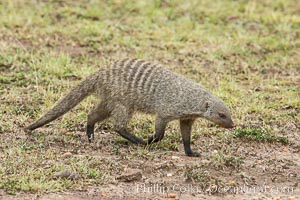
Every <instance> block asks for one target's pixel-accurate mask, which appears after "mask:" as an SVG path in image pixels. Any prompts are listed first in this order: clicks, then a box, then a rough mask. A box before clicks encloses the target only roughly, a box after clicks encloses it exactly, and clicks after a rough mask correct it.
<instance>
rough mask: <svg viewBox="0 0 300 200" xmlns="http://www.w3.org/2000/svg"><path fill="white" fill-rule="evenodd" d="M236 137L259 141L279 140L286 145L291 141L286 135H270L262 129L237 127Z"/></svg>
mask: <svg viewBox="0 0 300 200" xmlns="http://www.w3.org/2000/svg"><path fill="white" fill-rule="evenodd" d="M234 137H237V138H245V139H247V140H253V141H257V142H279V143H282V144H285V145H286V144H288V143H289V140H288V138H286V137H279V136H274V135H270V134H269V133H265V131H263V130H260V129H237V130H235V132H234Z"/></svg>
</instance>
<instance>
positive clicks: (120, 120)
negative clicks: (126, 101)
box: [112, 104, 145, 144]
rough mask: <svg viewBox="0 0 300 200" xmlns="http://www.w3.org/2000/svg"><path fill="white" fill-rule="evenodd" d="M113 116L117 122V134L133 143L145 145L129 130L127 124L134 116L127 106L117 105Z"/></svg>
mask: <svg viewBox="0 0 300 200" xmlns="http://www.w3.org/2000/svg"><path fill="white" fill-rule="evenodd" d="M112 116H113V118H114V120H115V130H116V132H117V133H119V134H120V135H121V136H122V137H123V138H125V139H127V140H129V141H130V142H132V143H135V144H145V142H144V141H143V140H142V139H140V138H138V137H136V136H135V135H133V134H131V133H130V132H129V131H128V130H127V124H128V122H129V120H130V118H131V116H132V113H131V112H130V111H128V109H127V108H126V107H125V106H123V105H120V104H118V105H116V106H115V108H114V110H113V112H112Z"/></svg>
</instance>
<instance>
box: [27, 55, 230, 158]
mask: <svg viewBox="0 0 300 200" xmlns="http://www.w3.org/2000/svg"><path fill="white" fill-rule="evenodd" d="M91 94H94V95H96V96H97V97H99V103H98V104H97V105H96V106H95V107H94V108H93V110H92V111H91V112H90V113H89V114H88V119H87V130H86V133H87V136H88V140H89V141H91V139H94V126H95V123H97V122H100V121H103V120H104V119H106V118H109V117H112V118H113V119H114V125H115V131H116V132H117V133H119V134H120V135H121V136H122V137H124V138H126V139H127V140H129V141H131V142H133V143H138V144H152V143H154V142H158V141H160V140H161V139H163V137H164V134H165V128H166V126H167V123H168V122H170V121H172V120H176V119H178V120H179V121H180V129H181V135H182V140H183V144H184V150H185V153H186V155H188V156H199V154H198V153H197V152H193V151H192V150H191V147H190V137H191V128H192V124H193V122H194V121H195V119H196V118H198V117H202V118H205V119H207V120H210V121H212V122H215V123H216V124H219V125H220V126H222V127H225V128H232V127H233V126H234V125H233V121H232V119H231V115H230V112H229V110H228V108H227V107H226V105H225V104H224V102H223V101H222V100H220V99H219V98H217V97H216V96H214V95H213V94H212V93H210V92H209V91H208V90H206V89H205V88H204V87H202V86H201V85H199V84H197V83H196V82H194V81H192V80H190V79H187V78H185V77H183V76H181V75H179V74H176V73H174V72H172V71H170V70H168V69H166V68H164V67H163V66H162V65H160V64H158V63H153V62H149V61H145V60H141V59H128V58H127V59H122V60H118V61H116V62H114V64H112V65H111V66H109V67H107V68H105V69H100V70H99V71H97V72H96V73H94V74H92V75H90V76H88V77H87V78H86V79H85V80H84V81H82V82H81V83H79V84H78V85H77V86H76V87H75V88H73V89H72V90H71V91H70V92H69V93H68V94H67V95H66V96H65V97H63V98H62V99H61V100H60V101H59V102H58V103H57V104H56V105H55V106H54V107H53V108H52V109H51V110H49V111H48V112H47V113H46V114H45V115H44V116H42V117H41V118H40V119H38V120H37V121H36V122H34V123H33V124H31V125H29V126H28V127H26V128H25V131H26V132H30V131H32V130H34V129H36V128H38V127H41V126H43V125H45V124H47V123H49V122H51V121H53V120H55V119H57V118H58V117H60V116H61V115H63V114H65V113H66V112H68V111H69V110H70V109H72V108H73V107H75V106H76V105H77V104H78V103H80V102H81V101H82V100H83V99H84V98H85V97H87V96H89V95H91ZM135 112H143V113H149V114H154V115H156V120H155V133H154V135H153V136H151V137H150V138H149V139H148V141H147V142H145V141H143V140H142V139H140V138H138V137H136V136H135V135H133V134H131V133H130V132H129V131H128V129H127V124H128V122H129V120H130V119H131V117H132V115H133V114H134V113H135Z"/></svg>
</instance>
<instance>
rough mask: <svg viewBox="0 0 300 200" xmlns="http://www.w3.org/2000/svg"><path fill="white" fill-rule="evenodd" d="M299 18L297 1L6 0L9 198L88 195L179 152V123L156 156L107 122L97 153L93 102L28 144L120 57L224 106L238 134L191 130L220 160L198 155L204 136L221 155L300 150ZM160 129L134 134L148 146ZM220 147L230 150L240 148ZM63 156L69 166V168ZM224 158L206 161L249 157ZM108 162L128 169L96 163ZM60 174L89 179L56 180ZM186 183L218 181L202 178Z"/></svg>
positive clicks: (3, 117)
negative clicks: (155, 65)
mask: <svg viewBox="0 0 300 200" xmlns="http://www.w3.org/2000/svg"><path fill="white" fill-rule="evenodd" d="M299 13H300V7H299V2H298V1H297V0H275V1H273V0H266V1H219V0H209V1H208V0H205V1H198V0H190V1H180V0H172V1H171V0H151V1H122V0H114V1H104V0H103V1H102V0H99V1H90V0H79V1H68V0H61V1H54V0H53V1H52V0H51V1H30V0H26V1H21V0H2V1H1V2H0V101H1V103H0V160H1V161H0V188H3V189H5V190H6V191H7V192H8V193H11V194H14V193H16V192H18V191H27V192H32V193H44V192H56V191H62V190H67V189H73V190H76V189H78V190H84V189H86V188H87V187H88V186H89V185H99V184H104V183H106V182H113V180H114V174H116V173H118V172H119V171H120V170H121V169H123V168H124V166H127V164H126V161H128V160H130V159H133V158H134V157H138V158H140V159H141V160H146V159H147V157H150V158H153V157H155V156H157V155H158V158H157V157H156V159H162V158H161V157H160V156H164V154H165V152H167V153H166V155H169V154H171V153H172V152H177V151H179V150H180V148H179V147H181V146H182V144H181V136H180V134H179V129H178V124H177V123H171V124H170V125H169V126H168V129H167V134H166V136H165V138H164V140H163V141H162V142H161V143H159V144H157V145H155V146H153V148H151V149H149V150H148V149H143V148H141V147H135V146H131V145H130V144H128V143H126V142H124V140H122V139H120V138H119V137H115V136H114V135H111V134H109V132H112V130H113V129H112V126H111V122H110V121H108V122H106V126H107V127H108V128H107V130H106V132H107V133H106V134H107V135H108V136H106V135H105V137H104V136H103V135H101V136H103V137H100V136H99V135H100V134H102V133H100V129H99V130H97V134H96V135H98V137H97V136H96V142H95V144H93V145H89V144H87V143H85V142H84V141H85V140H86V139H85V136H84V125H85V122H86V114H87V112H88V111H89V110H90V109H91V108H92V106H93V105H94V104H95V103H96V99H95V98H93V97H89V98H88V99H87V100H85V101H84V102H82V103H81V104H80V105H79V106H77V107H76V108H75V109H73V110H72V111H71V112H69V113H68V114H66V115H65V116H63V117H62V118H61V119H60V120H56V121H54V122H52V123H51V124H49V125H47V126H45V127H43V128H42V129H39V130H37V131H36V132H34V133H33V136H32V137H33V138H31V139H28V138H27V136H25V134H24V132H22V128H23V127H25V126H26V125H28V124H29V123H30V122H32V121H33V120H34V119H36V118H37V117H39V116H40V115H41V114H42V113H44V112H45V111H46V110H48V109H49V108H50V107H51V106H52V105H53V104H54V103H55V102H56V101H57V100H58V99H59V98H60V97H61V96H63V95H64V94H66V93H67V91H68V90H69V89H70V88H71V87H72V86H74V85H76V84H77V83H78V82H79V81H80V80H82V79H83V78H84V77H86V76H87V75H89V74H91V73H93V72H94V71H96V70H98V68H99V67H102V68H105V67H106V66H107V65H108V64H109V63H111V61H112V60H114V59H118V58H123V57H138V58H143V59H147V60H157V61H159V62H160V63H162V64H164V65H165V66H166V67H167V68H169V69H171V70H172V71H175V72H178V73H180V74H182V75H184V76H186V77H188V78H191V79H193V80H195V81H197V82H199V83H201V84H202V85H204V86H205V87H207V88H208V89H209V90H211V91H212V92H213V93H215V94H216V95H217V96H219V97H220V98H222V99H224V101H225V102H226V104H227V105H228V106H229V107H230V110H231V112H232V117H233V120H234V122H235V124H236V126H237V129H236V130H235V131H230V130H224V129H220V128H219V127H217V126H215V125H213V124H211V123H210V122H207V121H205V120H199V121H197V123H196V124H195V128H194V130H193V134H194V136H193V143H194V147H193V148H194V149H195V150H197V149H199V148H202V147H203V149H204V150H205V151H208V152H210V151H211V148H212V147H211V145H210V144H209V143H207V142H206V141H204V142H202V143H201V145H199V143H200V142H201V140H202V138H203V137H206V139H207V138H209V140H210V141H212V143H214V145H216V146H218V145H219V146H221V144H218V140H220V139H221V141H225V140H226V141H228V140H233V142H232V143H231V144H235V143H238V142H240V141H241V139H240V138H246V139H247V140H255V141H257V142H279V144H284V145H286V144H291V145H293V146H292V147H291V148H294V147H295V148H297V147H299V136H298V135H297V134H295V133H297V132H298V133H299V126H298V124H300V114H299V113H300V101H299V99H300V96H299V91H300V88H299V78H300V77H299V70H300V67H299V66H300V59H299V51H300V15H299ZM153 122H154V117H152V116H145V115H139V116H138V117H134V118H133V120H132V122H131V124H130V128H131V129H132V130H133V132H134V133H135V134H136V135H138V136H139V137H143V138H147V137H148V135H151V134H153V131H154V125H153ZM101 127H102V126H101ZM245 127H247V128H245ZM262 130H267V131H266V132H265V131H262ZM220 131H222V133H220ZM224 135H226V137H224ZM213 136H216V137H217V139H216V138H213V139H211V137H213ZM222 137H224V138H225V139H223V140H222ZM247 140H246V142H247ZM222 145H225V147H224V148H229V149H230V150H231V152H232V151H233V149H231V148H233V147H232V146H231V145H227V144H222ZM222 148H223V146H222ZM66 151H71V152H72V153H73V156H72V158H70V159H65V158H62V157H61V155H62V154H63V152H66ZM170 152H171V153H170ZM179 152H181V151H179ZM218 152H219V151H218ZM224 152H225V151H224ZM224 152H223V153H222V152H221V153H219V154H217V155H215V157H214V156H212V157H208V159H209V160H210V161H212V162H214V163H215V167H216V168H217V169H221V168H226V167H231V168H234V169H235V168H238V169H240V168H241V166H242V165H243V158H240V157H237V156H236V155H230V156H226V155H225V153H224ZM104 153H107V154H109V155H110V154H111V155H113V156H117V157H121V158H122V159H124V160H121V161H120V160H117V159H116V158H115V157H112V158H111V157H108V158H102V157H101V158H99V157H97V156H99V155H102V154H104ZM181 153H183V152H181ZM204 153H205V152H204ZM223 154H224V155H223ZM63 169H71V170H73V171H76V172H77V173H79V174H80V175H81V178H80V179H79V180H76V181H74V180H68V179H52V176H53V174H55V173H57V172H58V171H60V170H63ZM191 170H192V169H191ZM186 176H188V177H193V178H194V179H196V180H199V181H200V182H201V181H202V182H203V183H206V182H209V181H210V179H209V176H207V174H205V173H204V174H203V173H202V172H201V171H200V172H197V171H193V170H192V172H191V173H187V175H186ZM207 178H208V179H207ZM206 179H207V180H206Z"/></svg>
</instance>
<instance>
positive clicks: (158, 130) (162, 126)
mask: <svg viewBox="0 0 300 200" xmlns="http://www.w3.org/2000/svg"><path fill="white" fill-rule="evenodd" d="M168 122H169V121H168V120H166V119H163V118H160V117H157V118H156V120H155V134H154V135H153V136H151V137H149V139H148V143H147V144H153V143H155V142H158V141H160V140H162V139H163V138H164V135H165V130H166V127H167V124H168Z"/></svg>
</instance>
